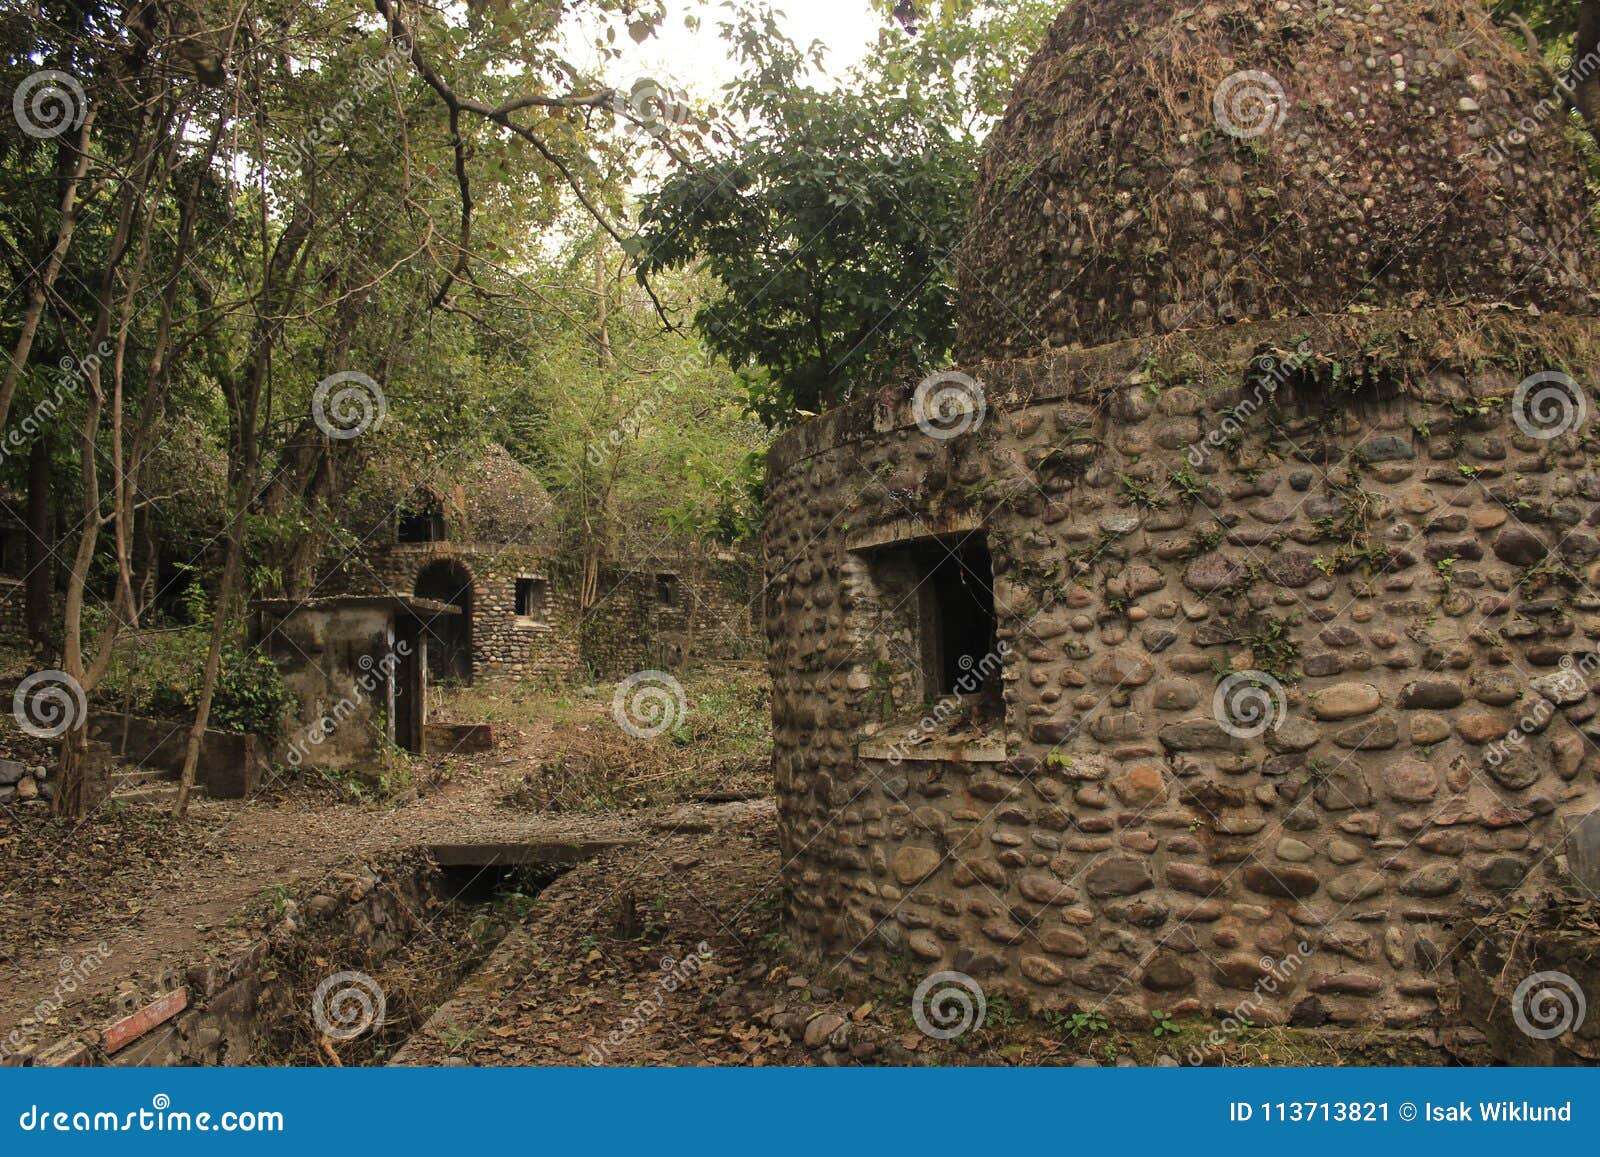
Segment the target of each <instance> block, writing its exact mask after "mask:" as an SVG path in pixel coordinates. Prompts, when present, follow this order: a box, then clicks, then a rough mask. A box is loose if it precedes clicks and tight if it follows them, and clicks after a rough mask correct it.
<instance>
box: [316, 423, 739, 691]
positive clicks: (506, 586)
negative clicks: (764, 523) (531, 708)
mask: <svg viewBox="0 0 1600 1157" xmlns="http://www.w3.org/2000/svg"><path fill="white" fill-rule="evenodd" d="M373 505H374V507H375V508H376V510H377V514H376V515H374V516H371V517H370V518H369V522H370V523H371V525H368V526H365V527H363V530H362V534H361V538H362V542H363V545H362V548H361V549H360V550H359V551H358V552H356V553H354V554H352V555H351V556H350V557H349V558H347V559H346V560H344V561H343V563H342V564H341V565H340V567H339V569H338V571H337V572H336V573H334V574H333V575H331V576H329V577H328V579H327V582H326V583H325V584H324V585H326V586H327V587H329V588H331V589H334V590H338V591H342V592H348V593H352V594H389V593H392V594H399V595H404V596H407V597H414V598H419V599H424V600H433V601H437V602H441V603H446V604H450V605H451V606H453V607H455V608H457V610H458V611H459V613H457V614H452V615H449V616H444V617H440V618H439V619H438V621H437V622H431V623H426V624H425V630H426V631H427V633H428V636H429V648H428V656H429V668H430V676H431V677H432V679H433V680H434V681H435V683H440V682H444V683H449V682H452V681H453V682H456V683H470V682H474V681H478V680H487V681H489V682H515V681H520V680H523V679H530V678H532V679H587V678H606V677H615V676H619V675H623V674H627V673H630V672H633V671H638V670H644V669H652V668H657V669H667V670H671V669H674V668H677V667H680V666H682V665H684V664H685V663H686V662H691V661H695V660H723V659H753V658H756V657H757V656H758V655H759V654H760V643H759V634H758V625H757V621H756V617H755V615H754V613H753V612H752V610H751V600H752V599H753V597H754V593H755V590H756V586H757V583H756V581H755V568H754V566H753V565H751V564H749V563H747V562H746V561H745V560H744V559H741V558H739V557H737V556H734V555H719V556H717V557H712V558H687V557H680V556H658V557H653V558H652V557H642V558H626V557H623V558H617V559H610V560H606V561H605V562H604V563H603V565H602V566H601V568H600V573H599V575H598V581H597V582H596V583H595V589H594V597H593V601H592V603H591V604H590V605H588V606H585V605H584V600H583V599H582V598H581V588H582V581H581V580H582V565H581V562H580V561H579V560H578V559H576V558H573V557H567V556H564V555H563V554H562V553H561V552H560V551H559V550H558V549H556V548H555V547H553V546H552V545H551V542H550V540H551V538H552V536H553V528H552V526H551V508H552V503H551V500H550V496H549V494H548V493H547V492H546V491H545V489H544V487H543V486H542V485H541V484H540V482H539V480H538V479H537V478H536V477H534V475H533V473H532V472H531V471H529V470H528V469H527V468H526V467H524V466H522V465H521V464H519V463H518V462H516V461H515V460H514V459H512V458H511V456H510V455H509V454H507V453H506V452H505V451H504V450H503V449H500V448H499V447H490V448H488V449H487V450H485V451H484V452H483V453H482V455H481V456H480V457H478V458H477V459H476V460H475V461H474V462H473V463H471V464H470V465H469V466H468V467H467V468H466V469H464V470H461V471H459V472H457V473H456V474H455V476H454V477H452V478H451V479H449V480H445V479H435V480H433V481H431V482H430V483H428V484H426V485H423V486H418V487H413V488H409V489H407V490H406V491H405V492H403V493H398V492H397V493H395V494H392V495H386V496H384V497H383V499H382V500H381V501H378V502H375V503H373Z"/></svg>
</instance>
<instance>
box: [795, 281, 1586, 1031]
mask: <svg viewBox="0 0 1600 1157" xmlns="http://www.w3.org/2000/svg"><path fill="white" fill-rule="evenodd" d="M1467 348H1471V349H1472V350H1473V351H1474V352H1473V354H1472V356H1471V357H1468V356H1467V355H1465V354H1463V353H1461V352H1460V351H1462V350H1463V349H1467ZM1534 351H1537V352H1534ZM1263 357H1266V358H1268V359H1269V360H1266V361H1263V360H1261V359H1262V358H1263ZM1285 358H1287V360H1286V361H1284V360H1280V359H1285ZM1519 358H1520V361H1519V360H1518V359H1519ZM1496 363H1500V364H1502V365H1506V366H1513V367H1517V368H1493V367H1494V366H1495V364H1496ZM1552 364H1556V365H1565V366H1566V367H1568V368H1569V369H1570V370H1571V371H1572V372H1573V374H1574V375H1575V376H1576V377H1578V378H1581V379H1582V380H1583V381H1584V382H1585V383H1589V382H1592V381H1593V380H1594V379H1593V377H1592V373H1593V370H1594V368H1595V364H1596V358H1595V345H1594V342H1593V328H1592V324H1591V323H1585V322H1579V321H1576V320H1571V319H1561V318H1555V317H1549V316H1546V317H1543V318H1532V317H1525V316H1522V315H1505V314H1496V313H1493V312H1489V311H1459V312H1458V311H1422V312H1418V313H1407V314H1405V315H1404V316H1403V317H1401V316H1398V315H1394V316H1391V315H1382V314H1379V315H1375V316H1372V317H1369V318H1366V319H1358V318H1354V317H1351V318H1324V319H1299V320H1298V321H1296V322H1292V323H1281V324H1280V323H1265V324H1250V325H1241V326H1237V327H1229V328H1223V329H1215V330H1210V331H1202V332H1200V333H1197V334H1195V333H1191V334H1184V335H1176V336H1175V337H1172V338H1166V339H1151V340H1148V341H1132V342H1127V343H1123V344H1119V345H1112V346H1105V347H1101V348H1098V349H1095V350H1090V351H1076V352H1068V353H1061V354H1056V355H1052V356H1051V357H1049V358H1046V359H1042V360H1039V361H1030V362H1008V363H1000V364H995V365H991V366H984V367H980V368H979V369H977V370H976V371H974V375H975V376H976V377H977V378H978V379H979V380H980V381H981V383H982V384H983V386H984V388H985V394H986V398H987V405H988V411H987V414H986V416H985V420H984V421H983V423H982V424H981V426H979V427H978V428H977V429H976V430H975V431H973V432H970V433H966V434H964V435H962V436H961V437H958V438H954V439H950V440H941V439H940V438H936V437H930V436H929V435H928V434H926V433H924V432H923V430H921V429H919V428H918V427H917V425H916V424H914V422H913V420H912V414H911V409H912V407H911V406H910V405H908V404H907V402H906V399H905V397H904V396H903V393H904V392H903V391H901V392H897V393H896V396H894V397H886V398H879V399H877V400H876V401H872V400H869V401H865V402H862V403H858V404H855V405H851V406H849V407H846V408H844V409H842V410H839V411H837V412H835V413H833V414H830V415H828V416H826V417H824V418H823V419H820V420H818V421H815V422H812V423H810V424H808V425H806V426H804V427H801V428H800V429H797V430H795V431H793V432H791V433H790V434H788V435H787V436H785V437H784V438H783V439H782V440H780V442H779V443H778V445H777V446H776V447H775V448H774V450H773V453H772V455H771V460H770V477H769V485H768V494H769V496H770V498H769V502H770V509H769V514H768V520H767V542H766V552H767V564H766V565H767V572H768V574H767V577H768V580H769V582H770V584H771V587H770V591H769V595H768V598H767V601H766V625H767V633H768V637H769V645H770V665H771V670H772V676H773V683H774V695H773V718H774V726H775V736H776V752H775V756H774V763H775V772H776V777H777V786H778V791H779V800H780V817H781V827H782V837H783V848H784V860H785V863H786V864H787V865H788V866H787V868H786V883H787V885H788V888H789V893H790V909H789V921H790V926H791V927H790V930H791V933H792V935H793V936H794V938H795V940H796V942H797V943H798V944H800V945H801V946H802V947H803V948H804V949H805V950H807V951H809V952H810V953H812V954H813V955H815V956H816V957H817V958H819V959H820V960H821V961H823V962H826V963H830V964H831V963H839V964H841V965H842V966H843V968H844V971H846V972H847V973H857V974H860V973H863V972H866V971H869V970H873V969H875V968H876V969H882V970H885V971H887V972H889V973H891V974H898V975H904V972H900V971H897V970H896V965H897V963H903V962H904V961H905V960H907V959H910V960H912V961H914V962H915V963H916V964H917V966H918V968H919V969H921V970H925V971H927V972H929V973H931V972H933V971H935V970H938V969H941V968H954V969H957V970H960V971H963V972H965V973H968V974H970V975H972V976H973V977H975V978H978V979H979V980H980V982H981V983H982V985H983V987H984V988H985V990H986V991H988V992H989V993H990V994H991V996H992V995H993V993H994V992H995V991H1004V992H1008V993H1010V994H1011V995H1012V996H1013V997H1014V998H1016V999H1019V1000H1022V1001H1024V1002H1027V1003H1030V1004H1034V1005H1044V1006H1056V1007H1069V1008H1073V1007H1077V1008H1099V1009H1101V1010H1102V1011H1103V1012H1105V1013H1106V1014H1107V1015H1109V1016H1113V1017H1120V1018H1128V1019H1136V1020H1137V1022H1138V1023H1141V1024H1145V1025H1148V1024H1149V1023H1150V1021H1149V1010H1151V1009H1164V1010H1168V1011H1170V1012H1172V1013H1173V1014H1174V1015H1182V1014H1193V1013H1197V1012H1205V1013H1207V1014H1211V1013H1216V1014H1225V1013H1226V1012H1227V1011H1228V1010H1234V1009H1237V1008H1238V1007H1240V1006H1241V1004H1243V1003H1248V1006H1249V1008H1250V1010H1251V1011H1250V1012H1249V1015H1250V1017H1251V1019H1252V1020H1253V1021H1254V1022H1255V1023H1258V1024H1265V1023H1282V1022H1292V1023H1299V1024H1320V1023H1325V1022H1327V1021H1330V1020H1331V1021H1332V1022H1335V1023H1348V1024H1353V1025H1356V1024H1359V1025H1380V1024H1381V1025H1387V1026H1390V1027H1405V1026H1412V1025H1420V1024H1427V1023H1431V1022H1433V1021H1435V1020H1436V1019H1437V1018H1438V1017H1439V1016H1440V1012H1439V1009H1440V999H1441V996H1443V997H1446V998H1447V997H1448V996H1449V995H1450V994H1449V993H1448V992H1444V991H1442V989H1443V988H1444V987H1446V986H1448V985H1449V984H1450V983H1451V978H1450V977H1451V974H1450V969H1448V968H1441V967H1440V963H1441V961H1442V960H1443V959H1444V958H1445V957H1446V956H1447V954H1448V953H1449V951H1450V949H1451V947H1452V945H1453V944H1454V943H1455V941H1456V938H1457V937H1458V935H1459V934H1460V932H1461V931H1462V930H1463V929H1464V926H1465V923H1466V922H1467V921H1468V920H1470V919H1471V918H1472V917H1474V916H1476V915H1480V914H1482V913H1484V912H1487V911H1489V910H1492V909H1494V908H1496V907H1500V906H1504V905H1507V904H1510V903H1512V902H1515V901H1516V900H1518V899H1519V898H1524V897H1527V896H1529V895H1531V894H1534V893H1537V892H1540V891H1547V890H1549V889H1551V888H1552V887H1556V886H1559V885H1561V884H1563V882H1564V881H1565V880H1566V875H1565V860H1564V857H1563V855H1562V849H1563V833H1564V831H1565V830H1566V827H1567V825H1569V824H1571V823H1572V822H1573V821H1574V820H1575V819H1576V818H1578V817H1581V816H1583V815H1586V814H1587V813H1589V812H1590V811H1591V810H1593V809H1594V808H1595V807H1596V805H1597V804H1600V788H1597V784H1596V772H1597V767H1600V761H1597V759H1596V754H1595V747H1594V745H1593V742H1592V741H1591V738H1590V737H1591V736H1600V727H1597V726H1596V720H1595V716H1596V703H1597V700H1596V699H1595V698H1594V697H1593V696H1591V694H1590V691H1589V685H1590V684H1596V685H1600V679H1597V676H1600V653H1597V651H1596V648H1597V647H1600V597H1597V596H1596V594H1595V593H1594V592H1595V590H1596V589H1597V587H1600V573H1597V571H1600V566H1597V560H1600V532H1597V530H1596V529H1595V528H1596V527H1597V526H1600V472H1597V470H1596V463H1595V460H1594V451H1595V449H1596V442H1595V440H1594V438H1593V436H1592V433H1591V428H1590V425H1589V422H1588V421H1587V420H1585V421H1584V422H1583V423H1582V424H1581V426H1580V427H1579V428H1578V429H1577V430H1576V431H1575V432H1573V433H1570V434H1567V435H1566V436H1564V437H1562V438H1559V439H1556V440H1553V441H1545V440H1541V439H1540V438H1535V437H1530V436H1528V435H1527V434H1525V433H1523V432H1522V430H1521V429H1520V428H1519V426H1518V425H1517V424H1516V423H1515V422H1514V421H1513V420H1512V414H1511V411H1512V410H1513V409H1514V408H1515V407H1514V406H1513V404H1512V398H1513V396H1514V395H1515V393H1516V388H1517V386H1518V383H1519V380H1520V379H1521V377H1522V376H1523V375H1524V374H1525V373H1531V372H1532V371H1533V370H1534V369H1541V368H1545V367H1546V366H1548V365H1552ZM1335 367H1337V372H1336V369H1335ZM1313 379H1315V381H1314V384H1313ZM1524 401H1526V399H1524ZM1594 412H1595V410H1594V404H1593V401H1592V399H1589V400H1587V416H1588V417H1592V415H1593V414H1594ZM974 528H981V530H982V531H983V532H984V533H985V535H986V537H987V542H988V545H989V547H990V549H991V550H992V552H993V563H994V572H995V578H994V589H993V595H994V601H995V607H996V611H997V615H998V627H999V629H998V639H999V649H1000V650H1002V651H1003V652H1004V660H1003V662H1004V676H1003V678H1004V720H1003V723H1002V722H998V721H997V722H995V723H994V724H993V725H992V726H991V727H989V728H988V729H987V731H985V730H984V728H983V727H981V726H976V725H974V723H973V721H972V717H971V716H970V715H969V714H963V713H961V712H956V713H954V716H955V717H954V719H953V720H952V719H950V718H947V715H946V713H945V712H944V711H938V712H931V713H930V718H929V720H928V722H929V723H933V722H934V720H935V719H937V720H941V721H942V722H939V723H938V724H937V725H936V726H932V727H929V728H927V729H926V730H929V731H933V732H935V733H938V732H943V733H944V734H943V735H942V737H939V738H941V739H942V742H933V743H929V744H925V745H923V746H922V747H920V748H918V749H916V753H909V752H907V751H906V750H903V749H897V748H896V746H895V740H896V738H897V735H898V734H899V728H900V727H902V726H904V725H905V720H906V719H907V718H909V719H910V720H912V721H913V723H915V720H916V719H917V716H918V715H919V714H921V713H923V712H925V711H928V708H927V707H925V706H923V705H922V701H921V700H922V697H921V684H920V675H919V674H918V673H917V671H916V670H915V669H914V664H910V663H908V662H907V661H906V660H905V659H904V658H903V656H904V655H905V654H906V653H907V648H906V646H903V645H902V644H908V643H909V642H910V641H911V639H912V638H913V637H914V635H915V634H916V632H917V629H918V628H917V624H916V622H915V615H916V611H915V610H914V609H913V608H914V607H915V600H907V599H905V598H904V597H903V594H904V592H903V591H896V590H895V581H896V578H895V575H894V574H893V568H892V567H886V566H882V565H878V564H876V563H874V561H873V560H874V557H875V556H874V553H873V552H874V549H875V548H878V547H881V546H883V545H884V544H893V543H895V542H899V541H907V540H911V539H914V538H915V537H916V536H918V535H926V534H929V533H935V532H941V531H943V532H952V533H955V534H956V535H957V536H958V537H959V536H960V535H962V534H969V533H970V532H971V531H972V530H973V529H974ZM880 557H881V556H880ZM1245 671H1252V672H1256V673H1257V675H1256V676H1254V677H1252V680H1251V681H1250V683H1247V684H1246V685H1245V688H1244V689H1245V691H1246V692H1248V691H1249V689H1250V685H1251V683H1253V684H1257V685H1259V689H1260V690H1261V691H1262V694H1261V695H1259V696H1258V702H1257V704H1256V706H1258V707H1261V708H1263V709H1264V710H1265V711H1266V712H1267V713H1268V714H1267V718H1268V719H1269V720H1270V726H1269V727H1265V728H1264V729H1262V730H1261V731H1258V732H1256V733H1255V734H1254V735H1253V736H1252V735H1251V734H1250V733H1249V728H1247V727H1245V726H1244V724H1246V723H1248V722H1249V721H1250V718H1251V717H1250V716H1249V707H1248V704H1247V703H1246V704H1244V705H1243V710H1242V711H1240V710H1239V707H1240V705H1239V704H1233V703H1230V704H1222V705H1219V704H1218V703H1217V697H1218V693H1219V690H1220V689H1222V688H1223V687H1224V686H1225V685H1230V684H1231V685H1232V687H1233V689H1234V690H1238V689H1239V687H1238V681H1234V680H1225V679H1224V676H1226V675H1228V674H1230V673H1238V672H1245ZM1280 687H1281V691H1279V690H1278V688H1280ZM1279 695H1281V699H1280V698H1278V696H1279ZM1247 698H1248V695H1247ZM891 718H894V719H898V722H896V723H893V724H889V723H886V722H885V720H886V719H891ZM1225 724H1226V726H1225ZM919 730H921V728H920V727H919ZM1512 731H1515V732H1517V733H1518V736H1519V740H1520V741H1519V742H1507V741H1506V736H1507V735H1508V732H1512ZM1239 732H1244V734H1242V735H1241V734H1239Z"/></svg>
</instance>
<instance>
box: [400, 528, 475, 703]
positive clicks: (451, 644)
mask: <svg viewBox="0 0 1600 1157" xmlns="http://www.w3.org/2000/svg"><path fill="white" fill-rule="evenodd" d="M413 593H415V594H416V596H417V598H419V599H432V600H434V601H435V602H440V603H449V604H450V605H452V606H455V607H460V608H461V613H460V614H459V615H438V616H436V617H433V618H428V619H424V620H423V623H422V629H423V631H424V633H426V635H427V637H428V676H429V678H432V679H436V680H440V681H453V682H455V683H460V684H466V683H471V682H472V575H470V574H469V573H468V572H467V568H466V567H464V566H462V565H461V564H460V563H458V562H451V561H450V560H448V559H440V560H438V561H436V562H430V563H429V564H428V565H427V566H425V567H423V568H422V571H421V573H420V574H418V575H417V588H416V590H415V592H413Z"/></svg>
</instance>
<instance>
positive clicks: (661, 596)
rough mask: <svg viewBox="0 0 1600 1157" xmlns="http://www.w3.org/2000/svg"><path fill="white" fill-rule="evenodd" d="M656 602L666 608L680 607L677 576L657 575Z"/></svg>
mask: <svg viewBox="0 0 1600 1157" xmlns="http://www.w3.org/2000/svg"><path fill="white" fill-rule="evenodd" d="M656 602H658V603H660V604H661V605H662V606H664V607H675V606H677V605H678V576H677V575H675V574H658V575H656Z"/></svg>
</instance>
